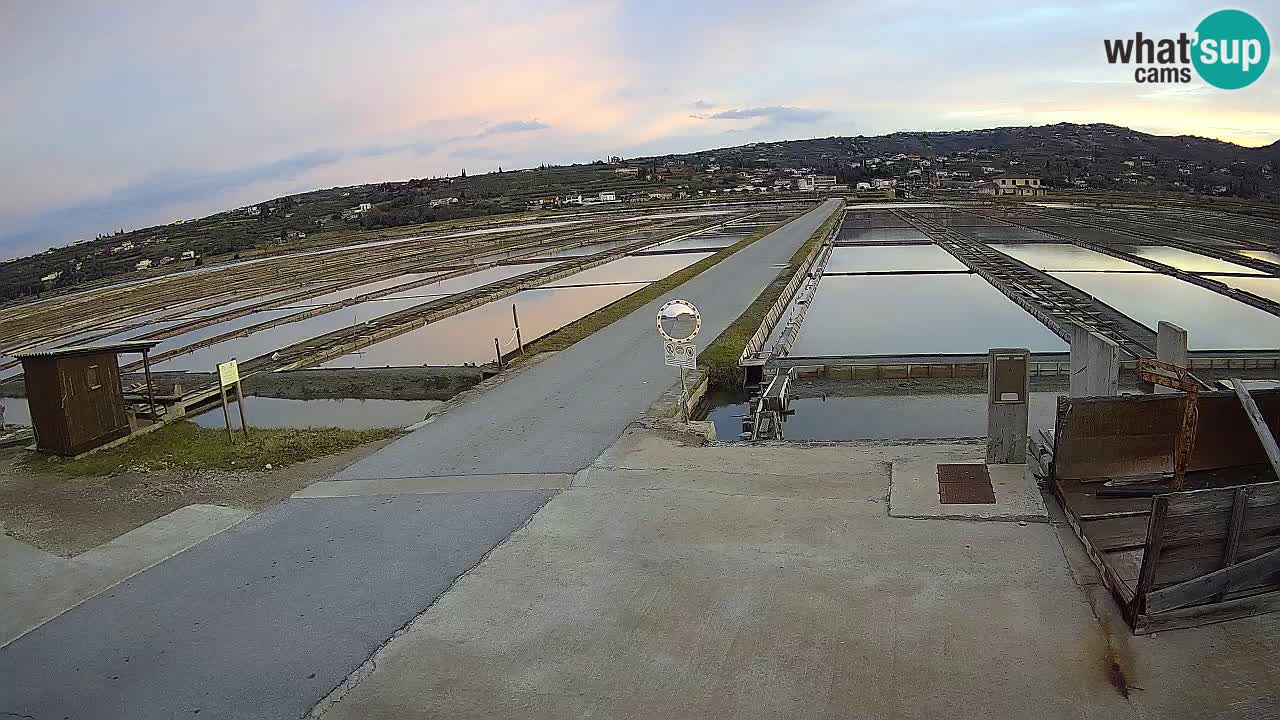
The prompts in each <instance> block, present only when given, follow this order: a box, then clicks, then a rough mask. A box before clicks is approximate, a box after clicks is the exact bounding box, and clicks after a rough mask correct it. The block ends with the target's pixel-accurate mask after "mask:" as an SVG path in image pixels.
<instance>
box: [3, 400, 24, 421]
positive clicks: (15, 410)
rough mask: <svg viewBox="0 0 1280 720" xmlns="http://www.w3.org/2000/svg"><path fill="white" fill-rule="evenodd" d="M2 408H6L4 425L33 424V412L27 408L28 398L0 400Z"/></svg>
mask: <svg viewBox="0 0 1280 720" xmlns="http://www.w3.org/2000/svg"><path fill="white" fill-rule="evenodd" d="M0 408H4V423H3V424H4V425H30V424H31V410H30V408H28V407H27V399H26V398H10V397H6V398H0Z"/></svg>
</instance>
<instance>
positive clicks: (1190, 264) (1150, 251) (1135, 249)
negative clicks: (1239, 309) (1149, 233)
mask: <svg viewBox="0 0 1280 720" xmlns="http://www.w3.org/2000/svg"><path fill="white" fill-rule="evenodd" d="M1119 249H1120V250H1124V251H1125V252H1130V253H1133V254H1134V255H1137V256H1138V257H1142V258H1146V259H1148V260H1155V261H1156V262H1159V263H1164V264H1165V265H1170V266H1172V267H1176V268H1178V269H1179V270H1185V271H1187V272H1198V273H1204V272H1208V273H1215V272H1217V273H1248V274H1249V275H1262V274H1264V273H1263V272H1262V271H1261V270H1254V269H1253V268H1251V267H1245V266H1244V265H1236V264H1235V263H1231V262H1227V261H1226V260H1219V259H1218V258H1214V257H1209V256H1208V255H1201V254H1199V253H1193V252H1189V251H1187V250H1183V249H1181V248H1172V247H1164V246H1151V245H1129V246H1124V245H1121V246H1119Z"/></svg>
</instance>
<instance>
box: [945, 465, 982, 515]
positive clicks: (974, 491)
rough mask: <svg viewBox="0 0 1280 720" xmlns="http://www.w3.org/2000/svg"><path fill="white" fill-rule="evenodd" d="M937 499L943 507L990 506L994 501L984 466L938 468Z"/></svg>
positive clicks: (946, 466)
mask: <svg viewBox="0 0 1280 720" xmlns="http://www.w3.org/2000/svg"><path fill="white" fill-rule="evenodd" d="M938 497H939V499H940V500H941V501H942V504H943V505H991V504H994V503H995V501H996V493H995V490H994V489H992V487H991V473H990V472H989V471H988V470H987V466H986V465H979V464H952V465H939V466H938Z"/></svg>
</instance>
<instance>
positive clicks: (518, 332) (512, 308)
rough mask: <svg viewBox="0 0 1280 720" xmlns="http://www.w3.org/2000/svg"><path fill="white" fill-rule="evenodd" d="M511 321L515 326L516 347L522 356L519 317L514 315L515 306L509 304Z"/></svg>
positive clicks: (522, 340) (522, 344) (522, 348)
mask: <svg viewBox="0 0 1280 720" xmlns="http://www.w3.org/2000/svg"><path fill="white" fill-rule="evenodd" d="M511 320H512V322H514V323H515V324H516V346H517V347H519V348H520V354H521V355H523V354H524V338H522V337H520V316H519V315H517V314H516V304H515V303H511Z"/></svg>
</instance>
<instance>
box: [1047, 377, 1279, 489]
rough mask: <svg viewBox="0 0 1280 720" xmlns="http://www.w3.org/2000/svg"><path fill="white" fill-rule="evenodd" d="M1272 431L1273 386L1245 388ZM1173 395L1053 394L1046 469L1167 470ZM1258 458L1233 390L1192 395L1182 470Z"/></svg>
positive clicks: (1092, 476)
mask: <svg viewBox="0 0 1280 720" xmlns="http://www.w3.org/2000/svg"><path fill="white" fill-rule="evenodd" d="M1253 397H1254V400H1255V401H1256V402H1257V404H1258V409H1259V410H1260V411H1261V412H1262V415H1263V417H1265V418H1266V421H1267V425H1268V426H1269V427H1270V428H1271V432H1272V433H1276V432H1277V430H1280V391H1262V392H1255V393H1253ZM1182 406H1183V400H1182V396H1181V395H1140V396H1117V397H1105V398H1059V400H1058V424H1057V431H1056V448H1055V452H1054V459H1053V460H1054V473H1055V476H1056V477H1058V478H1062V479H1076V480H1081V481H1086V482H1087V481H1090V480H1102V479H1105V478H1108V477H1124V476H1131V475H1143V474H1148V473H1162V472H1171V471H1172V470H1173V449H1174V446H1175V444H1176V441H1177V436H1178V432H1179V429H1180V427H1181V423H1182ZM1260 462H1266V455H1265V454H1264V453H1263V450H1262V446H1261V444H1260V443H1259V442H1258V438H1257V437H1256V436H1255V434H1254V432H1253V427H1252V426H1251V425H1250V424H1249V420H1248V418H1247V417H1246V416H1245V414H1244V411H1243V409H1241V407H1240V400H1239V398H1237V397H1236V395H1235V393H1231V392H1213V393H1204V394H1202V395H1200V422H1199V425H1198V432H1197V437H1196V447H1195V452H1194V453H1192V455H1191V462H1190V466H1189V468H1188V469H1189V470H1206V469H1213V468H1223V467H1232V466H1239V465H1252V464H1256V463H1260Z"/></svg>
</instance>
